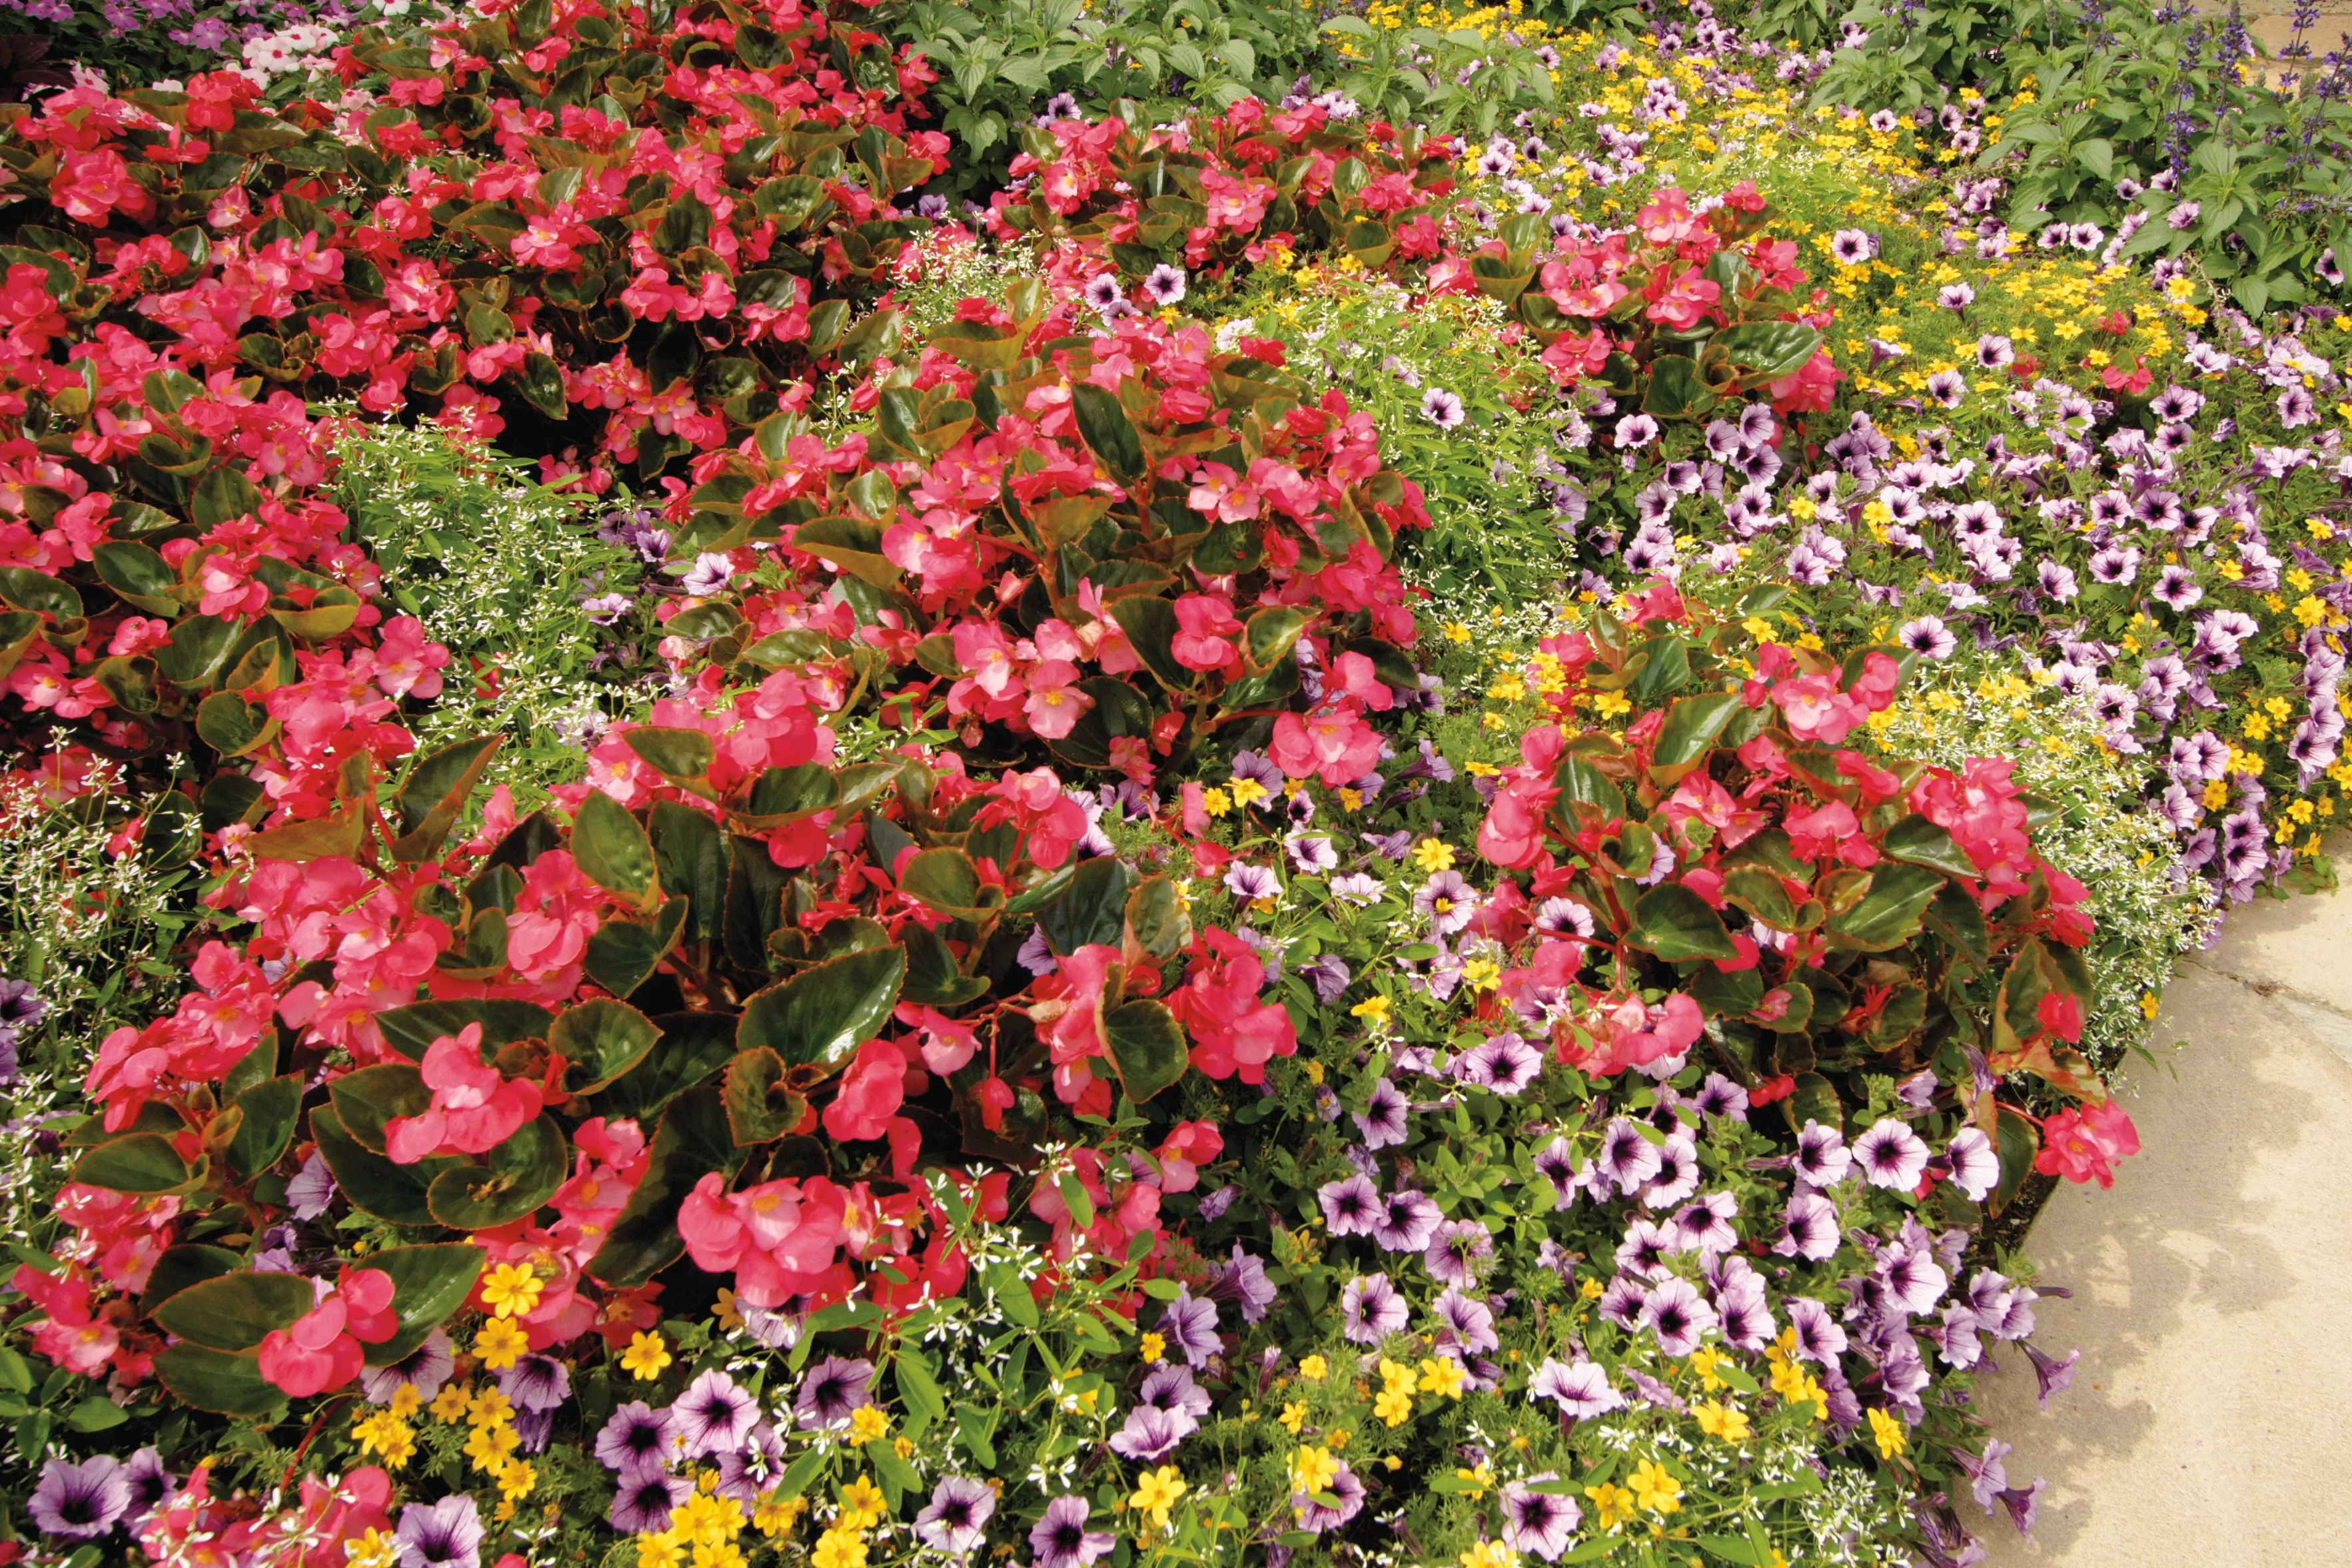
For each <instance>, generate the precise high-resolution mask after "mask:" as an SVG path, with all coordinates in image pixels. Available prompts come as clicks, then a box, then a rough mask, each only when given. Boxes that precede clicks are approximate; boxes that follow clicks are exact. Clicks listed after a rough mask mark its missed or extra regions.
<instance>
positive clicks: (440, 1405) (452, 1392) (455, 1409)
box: [428, 1383, 471, 1423]
mask: <svg viewBox="0 0 2352 1568" xmlns="http://www.w3.org/2000/svg"><path fill="white" fill-rule="evenodd" d="M470 1402H471V1401H469V1400H468V1399H467V1395H466V1385H464V1384H462V1383H445V1384H443V1385H441V1392H440V1393H438V1394H436V1395H435V1396H433V1403H432V1405H431V1406H428V1408H430V1409H431V1410H432V1412H433V1418H434V1419H435V1420H436V1421H447V1422H452V1423H454V1422H457V1421H460V1420H462V1419H464V1418H465V1415H466V1406H467V1405H468V1404H469V1403H470Z"/></svg>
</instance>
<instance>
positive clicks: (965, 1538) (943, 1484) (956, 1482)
mask: <svg viewBox="0 0 2352 1568" xmlns="http://www.w3.org/2000/svg"><path fill="white" fill-rule="evenodd" d="M995 1512H996V1491H995V1489H994V1488H992V1487H991V1486H990V1485H989V1484H988V1483H987V1482H986V1481H982V1480H974V1479H972V1478H971V1477H970V1476H948V1477H945V1478H943V1479H941V1480H940V1484H939V1485H938V1486H936V1487H933V1488H932V1489H931V1500H930V1503H929V1506H928V1507H926V1508H925V1509H924V1510H923V1511H922V1512H920V1513H919V1514H917V1515H915V1538H916V1539H917V1540H918V1541H920V1542H922V1543H923V1544H924V1545H926V1546H928V1547H929V1548H930V1549H931V1550H932V1551H934V1552H946V1553H947V1554H948V1555H949V1556H950V1557H964V1556H969V1555H970V1554H971V1552H974V1551H977V1550H978V1549H979V1547H980V1544H981V1542H982V1540H984V1539H985V1538H986V1533H987V1531H986V1528H985V1527H986V1526H987V1523H988V1521H989V1520H990V1518H991V1517H992V1516H993V1515H994V1514H995Z"/></svg>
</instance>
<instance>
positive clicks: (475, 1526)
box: [393, 1492, 482, 1568]
mask: <svg viewBox="0 0 2352 1568" xmlns="http://www.w3.org/2000/svg"><path fill="white" fill-rule="evenodd" d="M393 1544H394V1547H395V1548H396V1549H397V1550H398V1552H400V1568H482V1557H481V1548H482V1520H481V1515H480V1514H479V1513H478V1511H476V1510H475V1507H474V1500H473V1498H472V1497H470V1496H468V1495H467V1493H465V1492H457V1493H455V1494H453V1495H451V1496H449V1497H445V1498H443V1499H442V1500H440V1501H439V1502H436V1503H434V1504H432V1505H431V1506H430V1507H425V1506H421V1505H419V1504H416V1503H410V1504H409V1505H408V1506H407V1507H405V1508H404V1509H402V1510H401V1511H400V1526H399V1528H398V1529H396V1530H394V1531H393Z"/></svg>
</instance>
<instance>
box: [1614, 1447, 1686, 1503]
mask: <svg viewBox="0 0 2352 1568" xmlns="http://www.w3.org/2000/svg"><path fill="white" fill-rule="evenodd" d="M1626 1479H1627V1481H1628V1482H1629V1483H1630V1484H1631V1485H1632V1487H1633V1500H1635V1501H1636V1502H1638V1503H1640V1504H1641V1505H1642V1506H1643V1508H1645V1509H1648V1510H1649V1511H1651V1512H1652V1513H1657V1514H1667V1513H1675V1512H1678V1511H1680V1510H1681V1508H1682V1506H1683V1483H1682V1482H1680V1481H1678V1480H1676V1479H1675V1478H1674V1475H1673V1473H1672V1472H1670V1471H1669V1470H1668V1469H1666V1468H1665V1467H1664V1465H1661V1464H1659V1463H1658V1462H1657V1461H1656V1460H1655V1459H1643V1461H1642V1462H1641V1463H1640V1464H1638V1465H1636V1466H1634V1467H1633V1474H1632V1475H1631V1476H1628V1477H1627V1478H1626Z"/></svg>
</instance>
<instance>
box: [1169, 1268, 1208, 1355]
mask: <svg viewBox="0 0 2352 1568" xmlns="http://www.w3.org/2000/svg"><path fill="white" fill-rule="evenodd" d="M1160 1333H1161V1334H1162V1335H1164V1336H1165V1337H1166V1339H1167V1341H1168V1344H1169V1348H1171V1349H1172V1350H1176V1351H1181V1353H1182V1354H1183V1356H1184V1360H1185V1363H1186V1364H1188V1365H1192V1366H1205V1365H1207V1364H1208V1361H1209V1357H1211V1356H1212V1355H1214V1354H1216V1353H1217V1343H1218V1342H1217V1303H1216V1302H1214V1301H1209V1300H1207V1299H1206V1298H1203V1297H1196V1296H1194V1295H1193V1294H1192V1290H1191V1288H1190V1287H1189V1286H1183V1285H1180V1286H1178V1287H1177V1288H1176V1299H1175V1300H1174V1301H1170V1302H1169V1303H1168V1305H1167V1307H1166V1308H1165V1309H1164V1310H1162V1311H1161V1312H1160Z"/></svg>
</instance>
